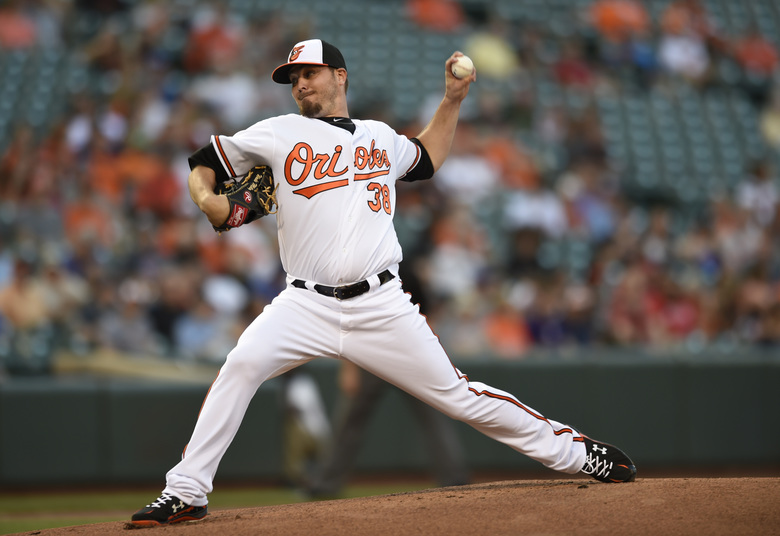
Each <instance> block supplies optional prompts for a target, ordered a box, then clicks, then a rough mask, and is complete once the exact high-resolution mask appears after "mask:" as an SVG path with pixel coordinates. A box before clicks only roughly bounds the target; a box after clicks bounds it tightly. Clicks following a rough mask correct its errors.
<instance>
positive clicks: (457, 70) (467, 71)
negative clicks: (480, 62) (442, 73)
mask: <svg viewBox="0 0 780 536" xmlns="http://www.w3.org/2000/svg"><path fill="white" fill-rule="evenodd" d="M473 72H474V62H473V61H471V58H469V57H468V56H458V58H457V59H456V60H455V63H453V64H452V74H453V75H454V76H455V78H466V77H467V76H471V73H473Z"/></svg>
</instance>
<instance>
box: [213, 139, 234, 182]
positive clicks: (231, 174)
mask: <svg viewBox="0 0 780 536" xmlns="http://www.w3.org/2000/svg"><path fill="white" fill-rule="evenodd" d="M214 141H215V142H217V149H219V154H221V155H222V161H223V162H225V165H226V166H227V168H228V173H230V176H231V177H235V176H236V172H235V171H233V166H231V165H230V162H229V161H228V157H227V155H226V154H225V150H224V149H222V144H221V143H220V142H219V136H214Z"/></svg>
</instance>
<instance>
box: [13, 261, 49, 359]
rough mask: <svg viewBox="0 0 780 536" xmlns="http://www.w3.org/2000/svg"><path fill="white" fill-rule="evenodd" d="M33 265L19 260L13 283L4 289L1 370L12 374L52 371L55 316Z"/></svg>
mask: <svg viewBox="0 0 780 536" xmlns="http://www.w3.org/2000/svg"><path fill="white" fill-rule="evenodd" d="M48 306H49V303H48V302H47V299H46V293H45V289H44V286H43V283H42V281H41V279H40V277H39V276H38V274H37V273H36V267H35V264H34V263H33V262H32V261H27V260H23V259H21V258H19V259H17V260H16V261H15V263H14V271H13V275H12V278H11V280H10V281H8V282H7V283H6V284H5V285H4V286H3V287H2V288H0V343H2V344H1V346H2V347H3V350H4V351H3V352H2V354H4V355H0V359H1V360H2V361H0V367H3V368H5V369H6V370H7V371H8V372H9V373H11V374H41V373H47V372H49V370H50V368H51V360H52V352H53V350H54V348H53V345H54V340H53V339H54V332H53V329H52V325H51V323H52V322H51V321H52V315H51V313H52V312H51V310H50V309H49V307H48Z"/></svg>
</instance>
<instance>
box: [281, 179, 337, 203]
mask: <svg viewBox="0 0 780 536" xmlns="http://www.w3.org/2000/svg"><path fill="white" fill-rule="evenodd" d="M348 184H349V180H348V179H342V180H340V181H330V182H324V183H322V184H315V185H314V186H309V187H307V188H301V189H300V190H293V193H294V194H298V195H302V196H303V197H305V198H306V199H311V198H312V197H314V196H315V195H317V194H319V193H322V192H326V191H328V190H333V189H335V188H341V187H342V186H347V185H348Z"/></svg>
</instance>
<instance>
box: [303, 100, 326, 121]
mask: <svg viewBox="0 0 780 536" xmlns="http://www.w3.org/2000/svg"><path fill="white" fill-rule="evenodd" d="M298 110H299V111H300V112H301V115H302V116H303V117H309V118H317V117H319V115H320V113H322V105H321V104H320V103H319V102H309V101H306V100H305V101H303V102H302V103H300V104H299V105H298Z"/></svg>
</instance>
